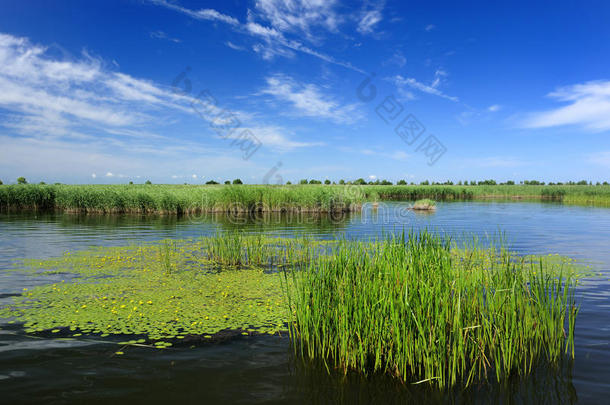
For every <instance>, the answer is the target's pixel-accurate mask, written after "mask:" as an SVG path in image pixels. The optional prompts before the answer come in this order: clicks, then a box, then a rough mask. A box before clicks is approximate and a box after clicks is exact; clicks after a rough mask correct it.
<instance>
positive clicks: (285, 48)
mask: <svg viewBox="0 0 610 405" xmlns="http://www.w3.org/2000/svg"><path fill="white" fill-rule="evenodd" d="M149 1H150V2H151V3H153V4H156V5H158V6H163V7H166V8H168V9H171V10H175V11H178V12H180V13H183V14H186V15H188V16H190V17H192V18H195V19H198V20H216V21H223V22H226V23H227V24H229V26H231V27H232V28H233V30H234V31H236V32H238V33H240V34H245V35H247V36H250V37H254V38H257V39H261V40H263V41H264V43H259V44H255V45H254V46H253V47H252V49H253V50H254V51H255V52H257V53H259V54H260V55H261V56H262V57H263V58H264V59H272V58H273V57H274V56H285V57H292V56H293V53H292V52H291V51H296V52H300V53H304V54H306V55H310V56H313V57H315V58H318V59H320V60H323V61H325V62H328V63H332V64H334V65H337V66H343V67H345V68H347V69H350V70H353V71H355V72H358V73H363V74H366V72H365V71H364V70H362V69H360V68H358V67H356V66H354V65H352V64H351V63H349V62H344V61H341V60H337V59H335V58H333V57H332V56H330V55H326V54H324V53H322V52H318V51H316V50H314V49H311V48H310V47H308V46H305V45H304V44H303V43H302V42H300V41H296V40H292V39H288V38H286V37H285V35H284V34H283V31H282V29H286V30H287V31H293V29H292V28H294V27H300V26H307V27H309V26H311V25H312V23H308V24H306V25H302V24H301V23H300V22H299V23H298V24H297V23H296V21H297V20H298V19H299V18H301V19H302V18H303V17H302V16H301V17H296V18H297V20H294V21H293V20H292V19H289V18H287V17H277V18H276V16H275V14H274V13H271V14H269V13H266V12H264V13H259V15H262V16H264V18H266V19H270V20H271V21H272V23H273V22H275V23H276V24H277V26H272V27H265V26H263V25H261V24H259V23H257V22H255V21H253V18H254V17H253V15H252V13H248V18H249V20H248V22H246V23H241V22H239V20H237V19H235V18H233V17H230V16H227V15H224V14H222V13H219V12H217V11H215V10H210V9H206V10H200V11H195V10H191V9H188V8H185V7H181V6H178V5H176V4H173V3H169V2H167V1H165V0H149ZM260 4H261V7H262V5H263V4H275V5H278V4H280V3H276V2H273V1H270V2H261V3H260ZM324 4H326V2H324V1H315V2H302V3H301V2H290V3H286V6H287V7H288V6H290V7H297V6H299V5H302V6H303V7H308V8H313V9H324V8H325V7H326V6H324ZM297 8H298V7H297ZM260 10H261V11H264V8H261V9H260ZM203 11H205V13H204V12H203ZM204 14H205V15H206V16H207V17H209V18H203V15H204ZM295 15H296V14H295ZM313 15H314V14H312V16H313ZM213 16H215V17H213ZM308 18H309V19H313V17H308ZM324 18H325V23H324V24H323V25H326V26H327V27H331V26H334V21H335V17H333V16H331V15H327V16H325V17H324ZM282 19H283V20H285V21H284V22H282V21H283V20H282ZM289 21H293V23H294V24H296V25H290V24H289ZM314 25H315V24H314ZM288 28H291V29H288ZM306 37H309V36H308V35H306ZM309 39H313V38H311V37H309Z"/></svg>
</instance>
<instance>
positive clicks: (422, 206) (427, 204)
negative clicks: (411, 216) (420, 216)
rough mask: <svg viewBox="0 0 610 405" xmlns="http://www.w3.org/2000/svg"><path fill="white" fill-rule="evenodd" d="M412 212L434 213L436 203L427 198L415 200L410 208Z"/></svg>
mask: <svg viewBox="0 0 610 405" xmlns="http://www.w3.org/2000/svg"><path fill="white" fill-rule="evenodd" d="M411 209H412V210H416V211H434V210H436V202H435V201H434V200H430V199H428V198H424V199H421V200H417V201H415V202H414V203H413V205H412V206H411Z"/></svg>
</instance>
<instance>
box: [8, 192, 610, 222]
mask: <svg viewBox="0 0 610 405" xmlns="http://www.w3.org/2000/svg"><path fill="white" fill-rule="evenodd" d="M419 199H432V200H436V201H468V200H488V199H509V200H510V199H523V200H539V201H540V200H546V201H558V202H563V203H565V204H575V205H594V206H602V207H610V186H586V185H563V186H534V185H494V186H491V185H477V186H455V185H447V186H445V185H443V186H436V185H434V186H424V185H417V186H416V185H409V186H398V185H393V186H382V185H379V186H377V185H364V186H358V185H284V186H270V185H204V186H198V185H3V186H0V209H2V210H13V211H27V210H37V211H53V210H55V211H64V212H79V213H139V214H148V213H160V214H178V215H181V214H189V213H201V212H254V211H260V212H274V211H297V212H336V211H341V212H345V211H355V210H359V209H360V208H361V206H362V204H364V203H366V202H369V201H392V200H410V201H414V200H419Z"/></svg>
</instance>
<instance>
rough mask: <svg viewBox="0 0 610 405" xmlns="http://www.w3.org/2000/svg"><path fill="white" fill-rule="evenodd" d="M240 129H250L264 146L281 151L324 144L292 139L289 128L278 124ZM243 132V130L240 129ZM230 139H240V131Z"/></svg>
mask: <svg viewBox="0 0 610 405" xmlns="http://www.w3.org/2000/svg"><path fill="white" fill-rule="evenodd" d="M240 130H242V131H244V130H249V131H251V133H252V134H253V135H254V136H255V137H256V139H258V140H259V141H260V143H261V144H262V146H264V147H266V148H271V149H274V150H276V151H279V152H287V151H291V150H293V149H296V148H306V147H312V146H322V145H324V143H323V142H301V141H295V140H293V139H291V137H290V134H289V133H288V131H287V130H285V129H284V128H281V127H276V126H254V127H248V128H240ZM240 133H241V131H240ZM229 138H230V139H239V133H237V132H235V133H233V134H231V136H230V137H229Z"/></svg>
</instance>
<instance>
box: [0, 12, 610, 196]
mask: <svg viewBox="0 0 610 405" xmlns="http://www.w3.org/2000/svg"><path fill="white" fill-rule="evenodd" d="M454 3H456V2H451V1H447V2H442V1H440V2H434V3H431V2H425V1H417V2H415V1H409V2H403V1H387V2H383V1H382V2H347V3H346V2H340V1H307V2H305V1H303V2H301V1H296V0H295V1H287V0H286V1H276V0H261V1H246V2H238V1H225V2H220V1H219V2H211V1H210V2H194V1H186V0H180V1H170V0H167V1H163V0H150V1H146V0H139V1H136V0H131V1H103V2H102V1H91V2H80V1H58V2H47V1H28V2H23V1H13V0H4V1H3V2H2V4H0V144H1V145H2V146H1V147H0V179H1V180H3V181H4V182H5V183H8V182H11V181H14V179H16V178H17V177H18V176H22V175H23V176H26V177H27V178H28V179H29V180H30V181H32V182H38V181H46V182H55V181H59V182H66V183H124V182H127V181H130V180H131V181H134V182H143V181H144V180H145V179H150V180H151V181H153V182H155V183H183V182H188V183H194V184H201V183H203V182H205V181H207V180H210V179H215V180H225V179H233V178H236V177H239V178H241V179H242V180H244V182H247V183H262V182H270V183H275V182H277V181H279V180H281V181H284V182H285V181H288V180H289V181H292V182H294V181H298V180H299V179H301V178H316V179H320V180H324V179H326V178H328V179H330V180H339V179H341V178H344V179H355V178H358V177H364V178H371V179H375V178H379V179H389V180H392V181H396V180H398V179H406V180H407V181H415V182H419V181H422V180H426V179H428V180H435V181H445V180H453V181H458V180H480V179H487V178H494V179H497V180H501V181H504V180H509V179H513V180H516V181H519V180H524V179H540V180H545V181H567V180H579V179H583V178H584V179H588V180H593V181H604V180H610V176H609V175H608V174H609V173H610V140H609V138H608V135H609V132H610V71H609V70H608V66H610V25H609V24H607V21H609V20H610V3H608V2H605V1H580V2H577V1H564V2H546V1H541V2H536V4H532V2H520V1H515V2H510V3H507V2H489V1H485V2H478V1H471V2H468V4H467V5H464V4H460V5H459V6H458V5H457V4H454ZM367 79H368V81H367V82H365V83H363V81H365V80H367ZM371 86H372V87H371ZM372 89H374V92H375V94H372V93H371V91H372ZM373 95H374V97H372V96H373ZM397 127H398V128H399V130H398V132H397V131H396V128H397ZM399 133H400V134H402V137H401V136H400V135H399Z"/></svg>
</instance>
